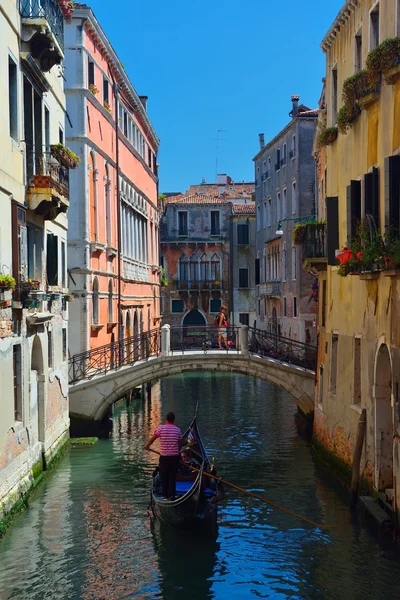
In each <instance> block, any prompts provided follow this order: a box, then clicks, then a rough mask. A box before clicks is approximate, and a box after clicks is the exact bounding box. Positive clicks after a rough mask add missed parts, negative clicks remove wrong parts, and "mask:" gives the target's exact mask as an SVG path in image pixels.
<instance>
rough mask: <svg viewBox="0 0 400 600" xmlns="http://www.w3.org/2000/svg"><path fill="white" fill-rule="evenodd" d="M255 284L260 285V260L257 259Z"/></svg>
mask: <svg viewBox="0 0 400 600" xmlns="http://www.w3.org/2000/svg"><path fill="white" fill-rule="evenodd" d="M255 284H256V285H259V284H260V259H259V258H256V260H255Z"/></svg>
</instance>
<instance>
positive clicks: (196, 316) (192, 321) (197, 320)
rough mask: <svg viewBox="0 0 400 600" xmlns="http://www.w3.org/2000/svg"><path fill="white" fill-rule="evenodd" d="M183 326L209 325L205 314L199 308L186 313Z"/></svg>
mask: <svg viewBox="0 0 400 600" xmlns="http://www.w3.org/2000/svg"><path fill="white" fill-rule="evenodd" d="M182 325H183V327H201V326H202V327H205V326H206V325H207V321H206V319H205V317H204V315H203V314H202V313H201V312H200V311H199V310H198V309H197V308H194V309H193V310H191V311H189V312H188V313H186V315H185V316H184V318H183V322H182Z"/></svg>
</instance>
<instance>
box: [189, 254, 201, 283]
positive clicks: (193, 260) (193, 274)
mask: <svg viewBox="0 0 400 600" xmlns="http://www.w3.org/2000/svg"><path fill="white" fill-rule="evenodd" d="M198 264H199V259H198V258H197V255H196V254H195V253H194V252H193V254H192V256H191V257H190V263H189V279H190V281H197V277H198V273H197V266H198Z"/></svg>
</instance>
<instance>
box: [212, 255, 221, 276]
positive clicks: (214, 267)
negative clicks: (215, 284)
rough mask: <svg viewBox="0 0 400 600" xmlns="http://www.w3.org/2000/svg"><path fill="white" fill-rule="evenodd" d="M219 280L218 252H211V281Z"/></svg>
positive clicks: (219, 263) (219, 264)
mask: <svg viewBox="0 0 400 600" xmlns="http://www.w3.org/2000/svg"><path fill="white" fill-rule="evenodd" d="M220 280H221V261H220V259H219V256H218V254H213V255H212V257H211V281H220Z"/></svg>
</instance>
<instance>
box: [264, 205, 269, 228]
mask: <svg viewBox="0 0 400 600" xmlns="http://www.w3.org/2000/svg"><path fill="white" fill-rule="evenodd" d="M263 206H264V209H263V227H264V228H265V227H267V224H268V217H267V201H266V200H264V205H263Z"/></svg>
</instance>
